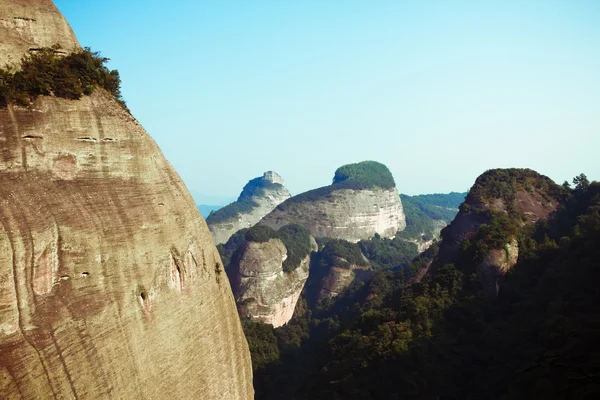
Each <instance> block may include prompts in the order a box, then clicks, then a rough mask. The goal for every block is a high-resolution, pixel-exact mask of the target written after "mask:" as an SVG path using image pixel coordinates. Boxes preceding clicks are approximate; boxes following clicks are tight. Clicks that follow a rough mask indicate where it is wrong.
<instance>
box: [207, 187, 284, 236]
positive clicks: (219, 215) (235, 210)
mask: <svg viewBox="0 0 600 400" xmlns="http://www.w3.org/2000/svg"><path fill="white" fill-rule="evenodd" d="M281 187H282V185H281V184H279V183H273V182H271V181H268V180H266V179H263V178H262V177H261V176H259V177H258V178H254V179H252V180H250V181H249V182H248V183H247V184H246V185H245V186H244V188H243V189H242V193H241V194H240V196H239V197H238V199H237V201H234V202H233V203H231V204H229V205H227V206H225V207H223V208H221V209H218V210H216V211H214V212H211V213H210V214H209V215H208V217H207V218H206V222H207V223H209V224H218V223H221V222H226V221H229V220H232V219H236V218H238V217H239V216H240V214H245V213H249V212H252V210H253V209H255V208H256V207H258V204H257V203H256V202H255V201H254V197H260V196H263V195H264V194H265V190H277V189H279V188H281Z"/></svg>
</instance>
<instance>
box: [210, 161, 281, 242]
mask: <svg viewBox="0 0 600 400" xmlns="http://www.w3.org/2000/svg"><path fill="white" fill-rule="evenodd" d="M249 185H254V186H255V187H257V188H258V189H259V190H258V191H257V190H256V189H255V190H247V188H248V187H249ZM248 189H250V188H248ZM289 198H290V192H289V191H288V190H287V189H286V188H285V186H284V181H283V178H281V176H279V175H278V174H277V173H275V172H273V171H267V172H265V173H264V175H263V176H262V177H260V178H255V179H253V180H252V181H250V182H248V184H247V185H246V187H245V188H244V191H242V194H240V196H239V198H238V200H237V201H236V202H234V203H232V204H230V205H228V206H225V207H223V208H222V209H220V210H218V211H216V212H215V213H213V214H211V215H209V216H208V218H207V219H206V222H207V224H208V228H209V229H210V232H211V233H212V235H213V238H214V239H215V244H221V243H226V242H227V240H229V238H230V237H231V235H233V234H234V233H236V232H237V231H239V230H240V229H244V228H251V227H253V226H254V225H255V224H256V223H257V222H258V221H260V220H261V219H262V218H263V217H264V216H265V215H267V214H268V213H270V212H271V211H273V209H274V208H275V207H277V206H278V205H279V204H281V203H283V202H284V201H285V200H287V199H289ZM240 203H248V204H249V205H248V206H247V207H244V209H243V211H239V212H236V211H231V210H235V209H236V207H239V205H240ZM225 214H227V215H228V216H227V217H223V215H225ZM229 214H231V215H229Z"/></svg>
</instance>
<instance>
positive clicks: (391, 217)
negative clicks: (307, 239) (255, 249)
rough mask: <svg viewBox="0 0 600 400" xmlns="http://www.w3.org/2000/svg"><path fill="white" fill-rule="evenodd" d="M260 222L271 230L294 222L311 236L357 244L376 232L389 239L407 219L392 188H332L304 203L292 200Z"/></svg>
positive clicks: (401, 227) (400, 228) (303, 201)
mask: <svg viewBox="0 0 600 400" xmlns="http://www.w3.org/2000/svg"><path fill="white" fill-rule="evenodd" d="M260 223H261V224H264V225H267V226H269V227H271V228H274V229H279V228H281V227H282V226H285V225H288V224H291V223H294V224H299V225H302V226H304V227H305V228H306V229H307V230H308V231H309V232H310V233H311V235H313V236H314V237H331V238H337V239H344V240H347V241H349V242H358V241H360V240H363V239H370V238H372V237H373V236H374V235H375V234H376V233H378V234H379V235H380V236H382V237H387V238H391V237H393V236H394V235H395V234H396V232H398V231H399V230H403V229H404V228H405V227H406V218H405V215H404V211H403V209H402V202H401V201H400V196H399V195H398V192H397V191H396V189H395V188H393V189H390V190H386V189H380V188H374V189H361V190H356V189H337V190H336V189H333V190H331V191H328V193H327V194H325V195H321V196H311V197H310V198H308V199H306V200H299V201H298V200H296V199H295V198H294V197H292V198H291V199H289V200H287V201H285V202H284V203H283V204H281V205H280V206H278V207H277V208H276V209H275V210H273V211H272V212H271V213H269V214H268V215H267V216H266V217H264V218H263V219H262V220H261V222H260Z"/></svg>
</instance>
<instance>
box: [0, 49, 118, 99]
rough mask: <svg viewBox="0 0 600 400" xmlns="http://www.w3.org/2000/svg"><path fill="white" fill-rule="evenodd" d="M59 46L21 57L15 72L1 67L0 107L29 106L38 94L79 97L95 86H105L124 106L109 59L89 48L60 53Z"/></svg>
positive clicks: (115, 73)
mask: <svg viewBox="0 0 600 400" xmlns="http://www.w3.org/2000/svg"><path fill="white" fill-rule="evenodd" d="M59 49H60V47H59V46H58V45H55V46H52V47H44V48H41V49H37V50H36V51H35V52H32V53H30V54H28V55H26V56H25V57H23V58H22V59H21V67H20V69H19V70H17V71H14V72H13V71H11V70H10V69H8V68H7V69H2V68H0V106H3V107H5V106H6V105H7V104H8V103H12V104H17V105H20V106H28V105H29V103H30V102H31V101H33V100H35V99H36V98H37V97H39V96H51V95H54V96H56V97H62V98H66V99H74V100H76V99H80V98H81V97H82V96H84V95H90V94H92V93H93V92H94V90H95V89H96V88H97V87H101V88H104V89H106V90H107V91H108V92H109V93H110V94H111V95H112V96H113V98H114V99H115V100H117V102H119V104H121V105H122V106H123V107H125V108H126V106H125V102H124V101H123V98H122V96H121V79H120V77H119V72H118V71H117V70H109V69H108V68H107V67H106V65H105V64H106V62H107V61H108V60H109V59H108V58H105V57H102V56H100V53H98V52H93V51H91V50H90V48H89V47H86V48H84V49H82V50H78V51H76V52H74V53H71V54H68V55H66V56H65V55H63V54H62V53H61V52H60V51H59Z"/></svg>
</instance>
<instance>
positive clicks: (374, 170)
mask: <svg viewBox="0 0 600 400" xmlns="http://www.w3.org/2000/svg"><path fill="white" fill-rule="evenodd" d="M395 187H396V184H395V182H394V177H393V176H392V174H391V172H390V170H389V169H388V168H387V167H386V166H385V165H383V164H381V163H378V162H376V161H363V162H360V163H356V164H348V165H344V166H341V167H340V168H338V169H337V170H336V171H335V174H334V177H333V183H332V184H331V185H329V186H323V187H320V188H317V189H313V190H309V191H307V192H304V193H300V194H298V195H296V196H294V197H292V198H290V199H287V200H286V201H284V202H283V203H281V204H280V205H278V206H277V209H278V210H280V211H286V210H289V209H291V208H295V206H296V205H297V204H299V203H308V202H313V201H318V200H323V199H326V198H329V197H330V196H331V193H332V192H334V191H336V190H341V189H352V190H368V189H374V188H381V189H387V190H392V189H394V188H395Z"/></svg>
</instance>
